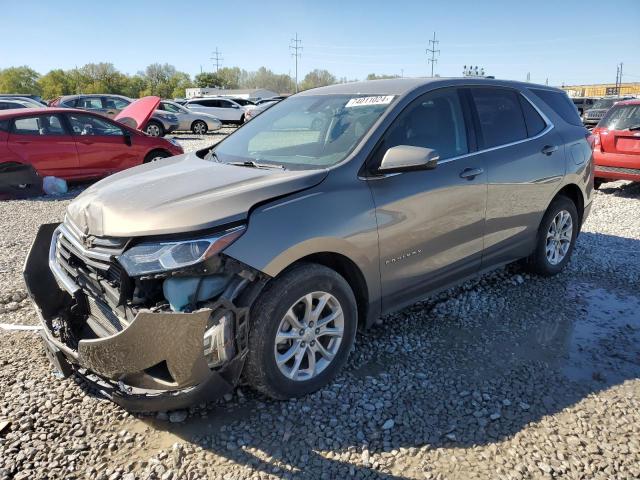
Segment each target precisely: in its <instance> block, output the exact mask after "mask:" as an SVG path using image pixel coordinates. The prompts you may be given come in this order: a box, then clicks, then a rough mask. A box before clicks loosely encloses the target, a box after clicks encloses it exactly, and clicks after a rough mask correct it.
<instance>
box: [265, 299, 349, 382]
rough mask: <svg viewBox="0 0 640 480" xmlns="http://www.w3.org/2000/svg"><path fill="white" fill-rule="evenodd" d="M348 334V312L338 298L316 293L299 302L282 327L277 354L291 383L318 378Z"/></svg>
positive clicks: (287, 315) (285, 317)
mask: <svg viewBox="0 0 640 480" xmlns="http://www.w3.org/2000/svg"><path fill="white" fill-rule="evenodd" d="M343 335H344V313H343V311H342V306H341V305H340V302H339V301H338V299H337V298H336V297H334V296H333V295H331V294H330V293H327V292H322V291H316V292H312V293H308V294H307V295H305V296H303V297H301V298H300V299H298V300H297V301H296V302H295V303H294V304H293V305H292V306H291V307H290V308H289V310H287V313H286V314H285V315H284V317H283V318H282V320H281V321H280V325H279V326H278V330H277V333H276V338H275V344H274V355H275V359H276V364H277V366H278V369H279V370H280V372H281V373H282V374H283V375H284V376H285V377H287V378H289V379H290V380H294V381H306V380H310V379H312V378H314V377H316V376H318V375H319V374H320V373H321V372H322V371H323V370H325V369H326V368H327V367H328V366H329V365H330V364H331V362H332V361H333V359H334V358H335V356H336V354H337V353H338V350H339V348H340V344H341V343H342V338H343Z"/></svg>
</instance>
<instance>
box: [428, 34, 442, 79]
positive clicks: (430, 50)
mask: <svg viewBox="0 0 640 480" xmlns="http://www.w3.org/2000/svg"><path fill="white" fill-rule="evenodd" d="M439 43H440V40H436V32H433V40H429V48H427V50H426V54H427V55H429V54H431V58H427V62H429V63H430V64H431V76H432V77H433V66H434V64H435V63H436V62H437V61H438V59H437V58H436V53H437V54H438V55H440V50H436V46H437V45H438V44H439Z"/></svg>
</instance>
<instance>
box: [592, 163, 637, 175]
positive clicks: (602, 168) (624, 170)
mask: <svg viewBox="0 0 640 480" xmlns="http://www.w3.org/2000/svg"><path fill="white" fill-rule="evenodd" d="M596 170H597V171H599V172H612V173H630V174H633V175H640V168H623V167H605V166H604V165H596Z"/></svg>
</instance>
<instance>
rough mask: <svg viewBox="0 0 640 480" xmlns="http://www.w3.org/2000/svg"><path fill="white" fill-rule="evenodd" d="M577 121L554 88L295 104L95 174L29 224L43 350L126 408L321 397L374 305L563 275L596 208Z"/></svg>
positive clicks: (460, 89) (310, 97)
mask: <svg viewBox="0 0 640 480" xmlns="http://www.w3.org/2000/svg"><path fill="white" fill-rule="evenodd" d="M295 118H304V119H305V122H304V124H303V126H298V127H296V123H295V122H292V121H291V120H292V119H295ZM587 135H588V132H586V130H585V128H584V127H583V126H582V125H581V121H580V118H579V117H578V115H577V112H576V109H575V107H574V106H573V104H572V103H571V101H570V100H569V98H568V97H567V96H566V94H565V93H564V92H562V91H561V90H558V89H555V88H550V87H546V86H542V85H534V84H530V83H516V82H508V81H499V80H493V79H491V80H490V79H468V78H465V79H431V80H425V79H394V80H378V81H370V82H364V83H348V84H341V85H334V86H330V87H324V88H319V89H314V90H308V91H305V92H302V93H300V94H297V95H295V96H292V97H290V98H288V99H286V100H284V101H282V102H280V103H278V104H277V105H275V106H273V107H271V108H270V109H268V110H267V111H266V112H264V113H263V114H261V115H260V116H258V117H256V118H255V119H253V120H252V121H251V122H249V123H247V124H246V125H245V126H243V127H242V128H240V129H238V130H237V131H236V132H235V133H233V134H232V135H230V136H229V137H227V138H226V139H225V140H223V141H222V142H221V143H219V144H218V145H216V146H214V147H211V148H209V149H205V150H201V151H199V152H194V153H189V154H185V155H181V156H178V157H174V158H172V159H167V160H166V161H163V162H158V163H155V164H148V165H143V166H140V167H136V168H133V169H130V170H127V171H125V172H121V173H117V174H115V175H112V176H110V177H109V178H107V179H105V180H102V181H100V182H98V183H96V184H95V185H93V186H91V187H90V188H88V189H87V190H85V191H84V193H82V194H81V195H80V196H79V197H77V199H76V200H74V201H73V202H72V203H71V204H70V205H69V207H68V209H67V213H66V216H65V220H64V222H63V223H61V224H50V225H43V226H42V227H41V229H40V231H39V233H38V235H37V237H36V240H35V243H34V245H33V247H32V249H31V252H30V254H29V257H28V260H27V263H26V265H25V280H26V283H27V287H28V290H29V293H30V295H31V298H32V299H33V301H34V303H35V305H36V308H37V310H38V312H39V314H40V317H41V320H42V323H43V326H44V329H43V338H44V343H45V345H46V349H47V352H48V354H49V356H50V358H51V360H52V362H53V363H54V364H55V365H56V366H57V368H58V369H60V370H61V371H63V372H64V373H67V374H69V373H72V372H74V371H75V372H77V373H78V374H80V375H82V376H83V377H84V378H85V379H86V380H87V381H89V382H91V383H93V384H95V385H96V386H97V387H98V390H99V391H100V392H101V393H102V394H103V395H105V396H107V397H109V398H111V399H112V400H114V401H116V402H118V403H120V404H121V405H123V406H125V407H126V408H128V409H131V410H158V409H161V410H164V409H171V408H178V407H181V406H184V405H188V404H190V403H194V402H200V401H203V400H206V399H210V398H213V397H215V396H218V395H220V394H223V393H226V392H227V391H229V390H230V389H231V388H232V387H233V386H234V385H235V384H236V383H237V382H239V381H240V380H241V379H242V380H243V381H244V382H246V383H248V384H249V385H251V386H252V387H254V388H256V389H257V390H259V391H261V392H263V393H265V394H267V395H269V396H271V397H273V398H289V397H295V396H300V395H304V394H307V393H310V392H313V391H315V390H317V389H318V388H321V387H322V386H323V385H325V384H326V383H327V382H329V381H330V380H331V379H332V378H333V377H334V376H335V375H336V373H337V372H338V371H339V370H340V367H342V365H343V364H344V363H345V361H346V359H347V357H348V355H349V352H350V350H351V348H352V346H353V343H354V341H355V334H356V330H357V329H361V328H366V327H368V326H370V325H371V324H372V323H373V322H374V321H375V319H377V318H378V317H379V316H380V315H381V314H386V313H389V312H392V311H394V310H397V309H400V308H402V307H404V306H406V305H409V304H411V303H413V302H415V301H417V300H420V299H423V298H425V297H426V296H428V295H430V294H433V293H434V292H437V291H440V290H442V289H445V288H447V287H449V286H451V285H454V284H457V283H459V282H461V281H463V280H465V279H467V278H469V277H472V276H474V275H478V274H480V273H482V272H486V271H489V270H491V269H494V268H496V267H498V266H501V265H504V264H507V263H509V262H513V261H516V260H519V259H526V260H525V262H524V264H525V265H526V267H527V268H528V269H530V270H531V271H533V272H536V273H538V274H541V275H553V274H556V273H558V272H560V271H561V270H562V269H563V268H564V267H565V266H566V264H567V262H568V261H569V258H570V257H571V253H572V251H573V248H574V244H575V241H576V237H577V235H578V233H579V231H580V227H581V225H582V223H583V221H584V219H585V217H586V216H587V214H588V212H589V209H590V207H591V195H592V190H593V165H592V157H591V148H590V145H589V143H588V140H587ZM427 368H428V367H427Z"/></svg>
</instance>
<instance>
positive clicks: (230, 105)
mask: <svg viewBox="0 0 640 480" xmlns="http://www.w3.org/2000/svg"><path fill="white" fill-rule="evenodd" d="M220 106H221V107H222V108H233V103H231V102H230V101H228V100H220Z"/></svg>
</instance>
